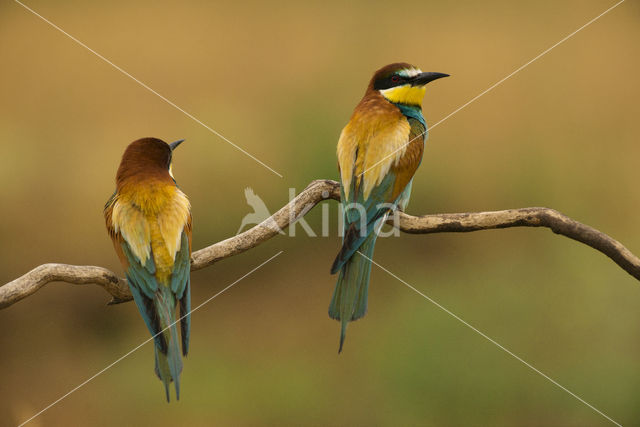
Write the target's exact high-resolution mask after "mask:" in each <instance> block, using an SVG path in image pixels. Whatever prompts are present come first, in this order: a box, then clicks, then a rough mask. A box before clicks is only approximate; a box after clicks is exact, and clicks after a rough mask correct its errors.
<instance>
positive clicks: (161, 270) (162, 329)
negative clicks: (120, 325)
mask: <svg viewBox="0 0 640 427" xmlns="http://www.w3.org/2000/svg"><path fill="white" fill-rule="evenodd" d="M170 161H171V148H170V147H169V145H168V144H166V143H164V142H162V141H160V140H157V139H152V138H144V139H142V140H138V141H135V142H133V143H132V144H131V145H129V147H127V150H126V151H125V154H124V155H123V158H122V162H121V164H120V168H119V169H118V174H117V176H116V192H115V194H114V195H113V196H112V197H111V198H110V199H109V201H108V202H107V205H106V206H105V211H104V214H105V221H106V224H107V230H108V232H109V236H110V237H111V239H112V241H113V244H114V248H115V249H116V253H117V254H118V257H119V258H120V261H121V263H122V266H123V268H124V269H125V273H126V276H127V280H128V283H129V287H130V289H131V293H132V295H133V297H134V301H135V303H136V305H137V307H138V310H139V311H140V314H141V315H142V318H143V320H144V322H145V324H146V326H147V328H148V329H149V332H150V333H151V335H152V336H153V337H154V342H155V362H156V367H155V371H156V374H157V375H158V377H159V378H160V379H161V380H162V382H163V383H164V386H165V392H166V396H167V401H168V400H169V384H170V383H171V382H173V383H174V385H175V390H176V398H179V396H180V373H181V371H182V359H181V354H182V355H186V354H187V352H188V347H189V332H190V318H189V317H190V316H189V314H188V313H189V311H190V307H191V301H190V298H191V290H190V277H189V276H190V269H191V261H190V260H191V213H190V205H189V200H188V199H187V197H186V195H185V194H184V193H183V192H182V191H181V190H180V189H179V188H178V187H177V185H176V183H175V181H174V180H173V178H172V176H171V175H170V174H169V166H170ZM178 307H179V311H180V316H181V318H182V319H181V326H180V329H181V340H180V339H179V338H178V332H177V326H176V323H177V320H176V310H178ZM180 344H181V347H182V351H180Z"/></svg>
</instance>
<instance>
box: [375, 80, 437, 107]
mask: <svg viewBox="0 0 640 427" xmlns="http://www.w3.org/2000/svg"><path fill="white" fill-rule="evenodd" d="M426 91H427V90H426V88H425V87H424V86H411V85H410V84H406V85H403V86H396V87H391V88H389V89H382V90H381V91H380V93H381V94H382V96H384V97H385V98H386V99H387V100H388V101H389V102H393V103H394V104H407V105H422V99H423V98H424V94H425V92H426Z"/></svg>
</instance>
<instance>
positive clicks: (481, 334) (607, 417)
mask: <svg viewBox="0 0 640 427" xmlns="http://www.w3.org/2000/svg"><path fill="white" fill-rule="evenodd" d="M357 252H358V253H359V254H360V255H362V256H363V257H365V258H366V259H368V260H369V261H371V262H372V263H373V264H375V265H376V266H378V267H379V268H380V269H382V270H384V271H385V272H386V273H387V274H389V275H390V276H392V277H393V278H395V279H397V280H399V281H400V282H402V283H403V284H404V285H405V286H407V287H408V288H409V289H411V290H413V291H414V292H416V293H417V294H418V295H421V296H422V297H423V298H424V299H426V300H427V301H429V302H430V303H432V304H433V305H435V306H436V307H438V308H439V309H441V310H442V311H444V312H445V313H447V314H448V315H450V316H451V317H453V318H454V319H456V320H457V321H459V322H460V323H462V324H463V325H465V326H466V327H468V328H469V329H471V330H472V331H474V332H476V333H477V334H479V335H480V336H482V337H483V338H485V339H486V340H488V341H489V342H491V343H492V344H494V345H495V346H497V347H498V348H499V349H500V350H502V351H504V352H505V353H507V354H508V355H510V356H512V357H513V358H515V359H516V360H518V361H519V362H521V363H523V364H524V365H525V366H527V367H528V368H530V369H531V370H533V371H534V372H536V373H538V374H540V375H541V376H542V377H543V378H545V379H547V380H549V381H550V382H552V383H553V384H555V385H556V386H558V387H559V388H561V389H562V390H564V391H566V392H567V393H569V394H570V395H571V396H573V397H575V398H576V399H578V400H579V401H580V402H582V403H584V404H585V405H587V406H588V407H589V408H591V409H593V410H594V411H596V412H597V413H598V414H600V415H602V416H603V417H605V418H606V419H607V420H609V421H611V422H612V423H613V424H615V425H617V426H620V427H622V425H621V424H620V423H618V422H616V421H614V420H613V419H612V418H611V417H609V416H608V415H607V414H605V413H604V412H602V411H600V410H599V409H598V408H596V407H595V406H593V405H591V404H590V403H589V402H587V401H586V400H584V399H583V398H581V397H580V396H578V395H577V394H575V393H574V392H572V391H571V390H569V389H567V388H566V387H564V386H563V385H562V384H560V383H559V382H557V381H556V380H554V379H553V378H551V377H550V376H548V375H546V374H545V373H544V372H542V371H540V370H539V369H537V368H536V367H535V366H533V365H531V364H530V363H528V362H527V361H525V360H523V359H522V358H521V357H519V356H517V355H516V354H514V353H513V352H512V351H511V350H509V349H508V348H506V347H504V346H503V345H501V344H500V343H498V342H497V341H496V340H494V339H493V338H491V337H490V336H488V335H486V334H485V333H484V332H482V331H480V330H478V329H477V328H475V327H474V326H472V325H470V324H469V323H467V322H466V321H465V320H463V319H462V318H460V317H459V316H457V315H456V314H454V313H452V312H451V311H449V310H448V309H447V308H445V307H443V306H442V305H440V304H439V303H438V302H436V301H435V300H433V299H431V298H429V297H428V296H426V295H425V294H423V293H422V292H420V291H419V290H418V289H416V288H414V287H413V286H411V285H410V284H409V283H407V282H405V281H404V280H402V279H401V278H400V277H398V276H396V275H395V274H393V273H392V272H390V271H389V270H387V269H386V268H384V267H383V266H381V265H380V264H378V263H377V262H375V261H374V260H372V259H371V258H369V257H368V256H366V255H364V254H363V253H362V252H360V251H357Z"/></svg>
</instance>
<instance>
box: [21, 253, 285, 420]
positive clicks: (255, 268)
mask: <svg viewBox="0 0 640 427" xmlns="http://www.w3.org/2000/svg"><path fill="white" fill-rule="evenodd" d="M282 252H284V251H280V252H278V253H277V254H275V255H273V256H272V257H271V258H269V259H268V260H266V261H264V262H263V263H262V264H260V265H259V266H257V267H254V268H253V269H252V270H251V271H249V272H248V273H246V274H245V275H244V276H242V277H240V278H239V279H236V280H235V281H234V282H233V283H231V284H230V285H228V286H227V287H226V288H224V289H223V290H221V291H220V292H218V293H217V294H215V295H213V296H212V297H209V299H207V300H205V301H204V302H203V303H201V304H200V305H198V306H197V307H196V308H194V309H193V310H191V311H190V312H188V313H187V314H185V315H184V316H182V317H180V318H179V319H178V320H176V321H175V322H173V323H172V324H170V325H169V326H167V327H166V328H164V329H163V330H161V331H160V332H158V333H157V334H155V335H154V336H152V337H151V338H148V339H147V340H145V341H144V342H142V343H141V344H139V345H138V346H137V347H135V348H133V349H132V350H130V351H129V352H127V353H125V354H124V355H123V356H121V357H120V358H118V359H117V360H116V361H114V362H112V363H111V364H109V365H107V366H106V367H105V368H103V369H101V370H100V371H98V372H96V373H95V374H94V375H92V376H91V377H89V378H88V379H86V380H85V381H83V382H82V383H80V384H79V385H77V386H76V387H74V388H72V389H71V390H70V391H68V392H67V393H65V394H64V395H62V396H61V397H60V398H58V399H57V400H55V401H54V402H52V403H51V404H49V405H48V406H46V407H45V408H44V409H42V410H41V411H40V412H38V413H37V414H35V415H33V416H32V417H31V418H29V419H28V420H26V421H23V422H22V423H21V424H20V425H19V426H18V427H22V426H23V425H25V424H27V423H28V422H30V421H32V420H33V419H34V418H36V417H37V416H39V415H41V414H42V413H43V412H45V411H47V410H48V409H50V408H52V407H53V406H55V405H56V404H58V403H60V401H62V400H63V399H65V398H66V397H67V396H69V395H70V394H71V393H73V392H75V391H77V390H78V389H80V388H82V387H83V386H84V385H86V384H87V383H89V382H90V381H91V380H93V379H94V378H96V377H97V376H99V375H100V374H102V373H104V372H105V371H106V370H108V369H109V368H111V367H113V366H114V365H115V364H117V363H118V362H120V361H122V360H123V359H125V358H126V357H127V356H129V355H131V354H132V353H135V352H136V351H137V350H138V349H139V348H140V347H142V346H144V345H145V344H147V343H148V342H149V341H152V340H153V339H154V338H155V337H157V336H158V335H160V334H161V333H163V332H164V331H166V330H167V329H169V328H170V327H172V326H173V325H175V324H176V323H178V322H179V321H181V320H182V319H184V318H185V317H187V316H189V315H190V314H191V313H193V312H194V311H196V310H198V309H199V308H200V307H202V306H203V305H205V304H207V303H208V302H210V301H211V300H213V299H214V298H216V297H217V296H219V295H221V294H222V293H223V292H225V291H227V290H228V289H230V288H231V287H233V286H234V285H235V284H236V283H238V282H240V281H241V280H242V279H244V278H245V277H247V276H249V275H250V274H251V273H253V272H255V271H256V270H259V269H260V268H262V266H264V265H265V264H267V263H268V262H270V261H271V260H273V259H274V258H276V257H277V256H279V255H280V254H282Z"/></svg>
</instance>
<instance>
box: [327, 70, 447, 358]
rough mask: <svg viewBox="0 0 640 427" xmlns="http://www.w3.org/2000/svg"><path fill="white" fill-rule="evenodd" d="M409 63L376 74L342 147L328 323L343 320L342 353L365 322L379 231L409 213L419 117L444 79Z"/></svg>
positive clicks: (421, 137) (421, 127)
mask: <svg viewBox="0 0 640 427" xmlns="http://www.w3.org/2000/svg"><path fill="white" fill-rule="evenodd" d="M447 76H448V74H443V73H423V72H422V71H420V70H419V69H418V68H416V67H414V66H412V65H410V64H406V63H395V64H390V65H387V66H386V67H383V68H381V69H379V70H378V71H376V72H375V74H374V75H373V78H372V79H371V81H370V82H369V86H368V87H367V90H366V92H365V94H364V97H363V98H362V100H361V101H360V103H359V104H358V105H357V106H356V108H355V110H354V112H353V115H352V116H351V119H350V120H349V123H347V125H346V126H345V127H344V129H343V130H342V133H341V134H340V139H339V141H338V150H337V153H338V167H339V169H340V178H341V186H340V189H341V194H342V206H343V209H344V237H343V242H342V248H341V249H340V252H339V253H338V256H337V257H336V259H335V261H334V262H333V266H332V267H331V273H332V274H334V273H337V272H338V271H339V272H340V274H339V276H338V282H337V284H336V288H335V290H334V292H333V298H332V300H331V304H330V305H329V316H330V317H331V318H333V319H336V320H340V322H341V330H340V348H339V350H338V352H340V351H342V345H343V344H344V338H345V332H346V329H347V323H349V322H350V321H352V320H356V319H359V318H361V317H363V316H364V315H365V313H366V311H367V294H368V291H369V276H370V274H371V261H370V259H371V257H372V256H373V247H374V245H375V242H376V237H377V235H378V232H379V231H380V228H382V225H383V224H384V222H385V220H386V219H387V216H388V215H389V213H391V212H392V210H394V209H397V208H400V209H401V210H404V209H405V208H406V206H407V203H408V202H409V196H410V193H411V183H412V180H413V175H414V173H415V172H416V169H417V168H418V166H419V165H420V162H421V161H422V153H423V151H424V143H425V140H426V139H427V124H426V122H425V120H424V117H423V116H422V99H423V97H424V94H425V85H426V84H427V83H429V82H430V81H433V80H436V79H439V78H441V77H447Z"/></svg>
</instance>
